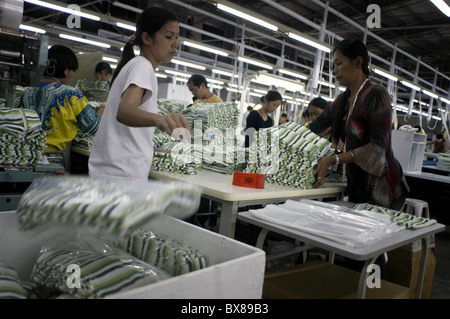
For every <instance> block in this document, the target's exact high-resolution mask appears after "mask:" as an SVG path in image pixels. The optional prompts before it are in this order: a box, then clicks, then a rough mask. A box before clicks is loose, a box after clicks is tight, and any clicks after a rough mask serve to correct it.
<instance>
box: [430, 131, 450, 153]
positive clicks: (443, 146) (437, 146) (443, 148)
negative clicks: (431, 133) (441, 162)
mask: <svg viewBox="0 0 450 319" xmlns="http://www.w3.org/2000/svg"><path fill="white" fill-rule="evenodd" d="M427 145H433V153H445V152H447V142H446V141H445V139H444V136H442V134H441V133H438V134H436V139H434V140H432V141H430V142H427Z"/></svg>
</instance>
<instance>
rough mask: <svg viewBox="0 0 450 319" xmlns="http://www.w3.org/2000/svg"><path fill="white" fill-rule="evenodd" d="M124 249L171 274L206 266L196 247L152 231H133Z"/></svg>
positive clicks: (180, 273)
mask: <svg viewBox="0 0 450 319" xmlns="http://www.w3.org/2000/svg"><path fill="white" fill-rule="evenodd" d="M126 250H127V252H128V253H130V254H131V255H133V256H134V257H136V258H138V259H140V260H142V261H145V262H146V263H148V264H150V265H153V266H156V267H158V268H160V269H162V270H164V271H166V272H167V273H169V274H170V275H172V276H178V275H182V274H186V273H189V272H192V271H195V270H199V269H203V268H206V267H207V258H206V256H204V255H202V254H200V253H199V252H198V251H197V250H196V249H193V248H190V247H188V246H186V245H183V244H181V243H180V242H178V241H175V240H172V239H170V238H166V237H164V236H161V235H158V234H155V233H154V232H152V231H143V230H141V231H137V232H135V233H133V234H132V235H131V236H130V237H129V239H128V243H127V248H126Z"/></svg>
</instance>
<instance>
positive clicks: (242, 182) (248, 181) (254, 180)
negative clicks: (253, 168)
mask: <svg viewBox="0 0 450 319" xmlns="http://www.w3.org/2000/svg"><path fill="white" fill-rule="evenodd" d="M265 178H266V175H264V174H256V173H242V172H233V185H236V186H243V187H253V188H264V180H265Z"/></svg>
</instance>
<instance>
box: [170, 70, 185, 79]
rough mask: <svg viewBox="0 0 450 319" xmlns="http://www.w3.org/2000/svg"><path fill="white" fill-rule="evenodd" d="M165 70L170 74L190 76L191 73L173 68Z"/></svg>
mask: <svg viewBox="0 0 450 319" xmlns="http://www.w3.org/2000/svg"><path fill="white" fill-rule="evenodd" d="M164 72H166V73H169V74H173V75H178V76H184V77H187V78H188V77H190V76H191V75H190V74H187V73H183V72H178V71H173V70H164Z"/></svg>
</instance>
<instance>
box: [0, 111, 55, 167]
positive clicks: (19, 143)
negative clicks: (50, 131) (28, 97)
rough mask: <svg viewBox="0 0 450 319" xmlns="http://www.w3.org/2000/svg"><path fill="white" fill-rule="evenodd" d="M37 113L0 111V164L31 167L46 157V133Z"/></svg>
mask: <svg viewBox="0 0 450 319" xmlns="http://www.w3.org/2000/svg"><path fill="white" fill-rule="evenodd" d="M41 127H42V123H41V120H40V119H39V116H38V114H37V113H36V111H33V110H27V109H18V108H13V109H8V108H4V109H0V132H1V135H0V164H2V165H19V166H20V165H29V164H33V163H36V162H39V161H41V160H42V158H43V157H44V152H43V150H44V148H46V147H47V143H46V133H45V132H44V131H43V130H42V128H41Z"/></svg>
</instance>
